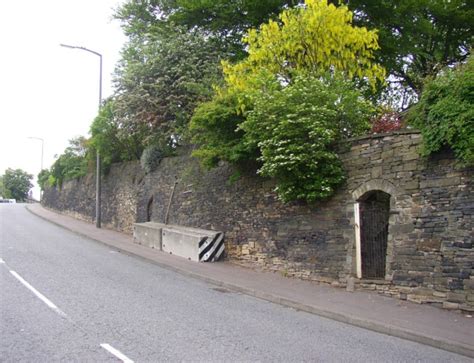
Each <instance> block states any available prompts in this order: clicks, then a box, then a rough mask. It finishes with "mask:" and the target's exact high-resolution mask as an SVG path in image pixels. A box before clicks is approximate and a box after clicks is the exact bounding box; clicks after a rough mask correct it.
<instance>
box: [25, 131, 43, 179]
mask: <svg viewBox="0 0 474 363" xmlns="http://www.w3.org/2000/svg"><path fill="white" fill-rule="evenodd" d="M28 139H34V140H39V141H41V170H40V171H42V170H43V156H44V139H42V138H41V137H35V136H28Z"/></svg>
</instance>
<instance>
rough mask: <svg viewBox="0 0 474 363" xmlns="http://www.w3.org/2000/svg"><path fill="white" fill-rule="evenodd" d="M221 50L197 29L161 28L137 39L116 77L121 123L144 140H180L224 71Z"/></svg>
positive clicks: (134, 40)
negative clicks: (194, 111)
mask: <svg viewBox="0 0 474 363" xmlns="http://www.w3.org/2000/svg"><path fill="white" fill-rule="evenodd" d="M220 56H221V54H220V53H219V51H218V49H217V48H216V46H215V45H214V44H213V42H212V41H210V40H208V39H206V37H205V35H204V34H202V33H201V32H199V31H197V30H196V31H188V32H186V31H185V30H184V29H182V28H179V27H169V28H166V29H161V28H160V29H158V30H156V31H154V32H153V33H147V34H145V35H142V36H140V37H136V38H133V39H131V40H130V42H129V43H128V45H127V46H126V47H125V49H124V50H123V52H122V61H121V63H120V65H119V67H118V69H117V71H116V78H115V82H116V95H115V106H114V109H115V114H116V117H117V120H118V122H119V127H120V128H121V129H123V130H124V132H126V133H128V134H129V135H136V136H137V138H139V139H142V143H143V144H144V146H147V145H151V144H154V143H157V142H159V143H163V142H164V143H167V144H168V145H170V146H172V145H174V144H176V143H177V142H179V141H180V140H181V139H182V137H183V132H184V130H185V129H186V127H187V124H188V122H189V119H190V117H191V114H192V112H193V110H194V108H195V107H196V105H197V104H198V103H199V102H202V101H205V100H208V99H209V98H210V97H211V95H212V84H213V83H216V82H218V80H219V79H220V77H221V72H220V69H219V61H220Z"/></svg>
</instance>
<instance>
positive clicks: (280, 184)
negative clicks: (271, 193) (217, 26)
mask: <svg viewBox="0 0 474 363" xmlns="http://www.w3.org/2000/svg"><path fill="white" fill-rule="evenodd" d="M244 41H245V43H246V44H247V51H248V54H249V55H248V57H247V58H246V59H244V60H242V61H240V62H238V63H236V64H230V63H228V62H227V63H226V62H224V64H223V68H224V76H225V86H224V87H222V88H220V89H218V90H217V95H216V96H215V97H214V99H213V100H212V101H210V102H207V103H204V104H202V105H201V106H199V107H198V108H197V110H195V113H194V116H193V118H192V120H191V124H190V131H191V134H192V136H193V141H194V142H195V143H197V144H198V149H197V150H195V152H194V155H196V156H198V157H200V158H201V159H202V161H203V162H204V164H207V165H216V164H217V162H218V161H219V160H226V161H228V162H231V163H234V164H237V165H248V164H249V163H248V162H249V161H252V162H257V163H258V165H259V170H258V173H259V174H260V175H262V176H265V177H270V178H274V179H275V181H276V191H277V193H278V195H279V197H280V198H281V199H282V200H283V201H291V200H305V201H307V202H313V201H315V200H318V199H322V198H327V197H329V196H331V195H332V194H333V193H334V191H335V189H336V188H337V187H338V186H339V185H340V184H341V182H342V181H343V180H344V172H343V169H342V163H341V162H340V160H339V157H338V155H337V153H336V152H335V145H336V144H338V143H340V142H341V140H343V139H344V138H347V137H350V136H356V135H358V134H360V133H361V132H364V131H365V130H366V129H367V127H368V119H369V118H370V116H371V114H372V111H373V108H372V107H371V104H370V102H368V101H367V100H366V99H364V97H363V92H362V91H361V89H360V88H359V86H362V85H363V86H364V88H366V86H367V85H370V86H372V87H373V88H375V85H376V84H377V82H383V79H384V77H385V71H384V69H383V68H382V67H381V66H380V65H378V64H377V63H375V62H374V61H373V52H374V51H375V50H376V49H378V43H377V33H376V31H368V30H367V29H366V28H361V27H356V26H353V25H352V13H351V12H350V11H349V10H348V8H347V7H346V6H340V7H336V6H334V5H332V4H328V1H327V0H306V1H305V4H304V5H301V6H300V7H296V8H291V9H286V10H284V11H283V12H282V13H281V14H280V15H279V17H278V21H273V20H270V21H269V22H268V23H266V24H263V25H261V26H260V27H259V28H258V29H252V30H250V31H249V32H248V33H247V35H246V36H245V38H244Z"/></svg>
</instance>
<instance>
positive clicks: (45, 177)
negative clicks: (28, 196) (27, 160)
mask: <svg viewBox="0 0 474 363" xmlns="http://www.w3.org/2000/svg"><path fill="white" fill-rule="evenodd" d="M50 176H51V173H50V171H49V170H48V169H43V170H41V171H40V172H39V174H38V185H39V186H40V188H41V190H44V189H45V188H46V187H48V186H51V184H50Z"/></svg>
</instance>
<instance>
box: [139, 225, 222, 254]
mask: <svg viewBox="0 0 474 363" xmlns="http://www.w3.org/2000/svg"><path fill="white" fill-rule="evenodd" d="M133 237H134V241H135V242H136V243H139V244H142V245H144V246H147V247H151V248H156V249H160V250H161V251H163V252H167V253H171V254H173V255H177V256H181V257H184V258H187V259H189V260H191V261H199V262H213V261H217V260H218V259H219V258H220V257H221V256H222V254H223V252H224V233H223V232H218V231H210V230H205V229H199V228H191V227H183V226H175V225H168V224H163V223H155V222H146V223H135V224H134V228H133Z"/></svg>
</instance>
